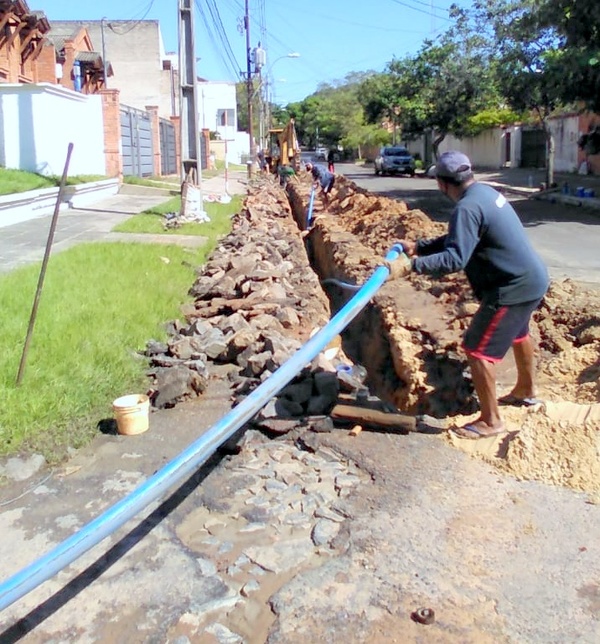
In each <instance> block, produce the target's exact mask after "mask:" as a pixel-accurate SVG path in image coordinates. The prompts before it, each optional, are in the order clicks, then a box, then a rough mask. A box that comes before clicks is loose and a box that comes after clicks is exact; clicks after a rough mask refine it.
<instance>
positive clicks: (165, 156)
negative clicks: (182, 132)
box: [160, 119, 179, 176]
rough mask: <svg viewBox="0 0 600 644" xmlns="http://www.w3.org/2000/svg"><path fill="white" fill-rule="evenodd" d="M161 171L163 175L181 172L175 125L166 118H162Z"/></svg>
mask: <svg viewBox="0 0 600 644" xmlns="http://www.w3.org/2000/svg"><path fill="white" fill-rule="evenodd" d="M160 172H161V174H162V175H163V176H165V175H169V174H178V172H179V170H178V169H177V153H176V148H175V126H174V125H173V123H171V122H170V121H167V120H166V119H160Z"/></svg>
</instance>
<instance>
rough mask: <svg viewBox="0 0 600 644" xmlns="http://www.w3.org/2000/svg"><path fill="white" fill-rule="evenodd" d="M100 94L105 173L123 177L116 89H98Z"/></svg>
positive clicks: (119, 115)
mask: <svg viewBox="0 0 600 644" xmlns="http://www.w3.org/2000/svg"><path fill="white" fill-rule="evenodd" d="M100 95H101V96H102V115H103V117H104V157H105V160H106V174H107V175H108V176H109V177H118V178H119V179H120V180H121V179H122V178H123V159H122V157H121V111H120V93H119V90H118V89H103V90H100Z"/></svg>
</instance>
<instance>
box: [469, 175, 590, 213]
mask: <svg viewBox="0 0 600 644" xmlns="http://www.w3.org/2000/svg"><path fill="white" fill-rule="evenodd" d="M475 176H476V178H477V179H478V180H479V181H482V182H485V183H488V184H489V185H491V186H493V187H495V188H499V189H502V190H505V191H507V192H511V193H513V194H519V195H522V196H524V197H531V198H534V199H545V200H548V201H552V202H554V203H556V202H560V203H566V204H569V205H572V206H581V207H584V208H590V209H593V210H598V211H600V176H597V175H578V174H576V173H565V172H557V173H555V175H554V181H555V182H556V183H557V185H558V190H557V191H552V192H547V193H546V192H544V193H541V192H540V188H539V187H540V185H541V184H542V183H543V182H545V181H546V171H545V170H544V169H541V170H537V169H531V168H500V169H498V170H482V171H475ZM565 184H567V185H568V187H569V191H570V194H564V193H563V192H562V189H563V187H564V186H565ZM578 187H581V188H584V189H585V190H593V191H594V195H595V197H594V198H589V197H588V198H585V197H583V198H582V197H578V196H576V190H577V188H578Z"/></svg>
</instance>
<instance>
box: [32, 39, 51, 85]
mask: <svg viewBox="0 0 600 644" xmlns="http://www.w3.org/2000/svg"><path fill="white" fill-rule="evenodd" d="M35 66H36V67H37V70H36V81H35V82H36V83H56V52H55V50H54V47H53V46H52V45H44V46H43V47H42V51H41V53H40V55H39V56H38V58H37V60H36V63H35Z"/></svg>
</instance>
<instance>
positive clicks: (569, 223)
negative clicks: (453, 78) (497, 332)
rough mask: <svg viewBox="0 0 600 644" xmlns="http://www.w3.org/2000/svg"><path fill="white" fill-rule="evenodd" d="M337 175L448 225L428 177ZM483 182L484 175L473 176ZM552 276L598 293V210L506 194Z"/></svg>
mask: <svg viewBox="0 0 600 644" xmlns="http://www.w3.org/2000/svg"><path fill="white" fill-rule="evenodd" d="M336 171H337V172H339V173H341V174H344V175H345V176H346V177H348V178H349V179H351V180H352V181H355V182H356V183H357V185H359V186H361V187H362V188H365V189H366V190H369V191H371V192H374V193H380V194H383V195H385V196H387V197H390V198H392V199H402V200H404V201H406V202H407V203H408V204H409V205H410V207H412V208H420V209H421V210H423V211H425V212H426V213H427V214H428V215H430V216H431V217H432V218H433V219H435V220H437V221H447V220H448V217H449V215H450V212H451V210H452V203H451V202H450V201H449V200H448V199H447V198H446V197H444V196H443V195H442V194H441V193H440V192H439V191H438V189H437V184H436V182H435V181H434V180H433V179H427V178H414V179H411V178H409V177H402V176H399V177H376V176H375V174H374V173H373V169H372V167H360V166H355V165H350V164H337V165H336ZM478 178H481V179H485V175H478ZM507 197H508V198H509V199H510V200H511V202H512V204H513V206H514V208H515V209H516V211H517V212H518V214H519V216H520V217H521V220H522V221H523V224H524V225H525V227H526V228H527V232H528V234H529V236H530V239H531V241H532V243H533V245H534V247H535V248H536V250H537V251H538V252H539V253H540V255H541V256H542V257H543V259H544V261H545V262H546V264H547V266H548V268H549V271H550V275H551V277H553V278H555V279H560V278H564V277H570V278H571V279H574V280H576V281H579V282H583V283H585V284H587V285H590V286H593V287H594V288H599V289H600V252H599V251H598V249H599V248H600V212H594V211H589V210H583V209H581V208H577V207H575V206H569V205H566V204H553V203H550V202H548V201H540V200H536V199H526V198H523V197H521V196H517V195H509V194H507Z"/></svg>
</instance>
